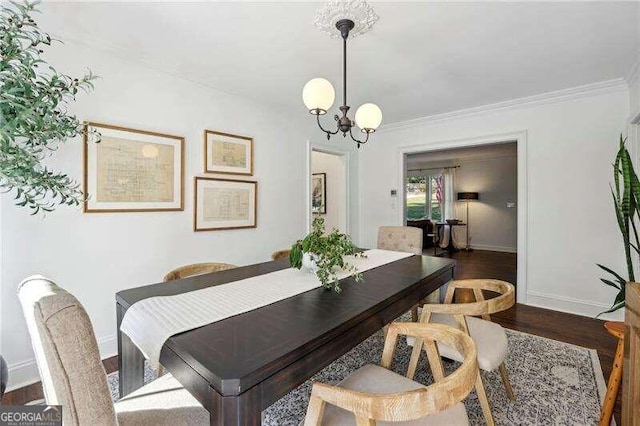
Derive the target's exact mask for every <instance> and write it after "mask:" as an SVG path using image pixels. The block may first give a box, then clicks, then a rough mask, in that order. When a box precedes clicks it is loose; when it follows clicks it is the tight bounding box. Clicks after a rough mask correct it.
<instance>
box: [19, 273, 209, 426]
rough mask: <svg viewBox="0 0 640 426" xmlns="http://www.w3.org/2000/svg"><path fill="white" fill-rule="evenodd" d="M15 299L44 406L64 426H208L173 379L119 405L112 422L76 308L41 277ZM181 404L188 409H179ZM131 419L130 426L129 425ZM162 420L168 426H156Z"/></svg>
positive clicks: (89, 334)
mask: <svg viewBox="0 0 640 426" xmlns="http://www.w3.org/2000/svg"><path fill="white" fill-rule="evenodd" d="M18 297H19V299H20V302H21V304H22V309H23V312H24V316H25V319H26V322H27V328H28V329H29V334H30V335H31V341H32V343H33V349H34V352H35V355H36V361H37V364H38V370H39V371H40V377H41V378H42V383H43V388H44V393H45V399H46V401H47V404H51V405H62V407H63V410H62V416H63V419H62V420H63V423H64V424H65V425H67V426H69V425H74V426H75V425H100V426H117V425H118V423H119V421H120V424H122V421H124V422H125V423H127V424H142V425H146V424H149V425H151V424H154V425H155V424H167V425H168V424H171V425H176V424H178V425H179V424H185V425H186V424H189V425H191V424H198V423H195V422H194V421H195V420H203V421H201V422H200V423H199V424H209V414H208V412H207V411H206V410H205V409H204V408H202V407H201V406H199V405H198V407H199V408H198V407H195V406H194V405H195V404H197V402H196V401H195V400H194V399H193V398H192V397H191V396H190V395H189V394H188V392H187V391H186V390H184V389H183V388H182V387H181V386H180V385H179V384H178V382H177V381H176V380H175V379H173V377H171V376H168V377H167V379H165V380H163V381H160V382H158V383H156V382H155V381H154V382H152V383H151V384H149V385H147V386H145V387H144V388H142V389H140V390H139V391H138V394H137V396H133V395H130V396H129V398H126V401H123V403H121V404H119V409H118V411H119V413H118V416H117V417H116V410H115V407H114V404H113V401H112V400H111V392H110V391H109V386H108V384H107V375H106V373H105V370H104V367H103V365H102V361H101V359H100V352H99V350H98V343H97V341H96V337H95V334H94V332H93V327H92V326H91V321H90V319H89V316H88V315H87V312H86V311H85V310H84V308H83V307H82V305H81V304H80V302H78V300H77V299H76V298H75V297H74V296H73V295H71V294H70V293H68V292H67V291H65V290H64V289H62V288H60V287H58V286H57V285H56V284H55V283H53V282H52V281H50V280H48V279H46V278H44V277H40V276H34V277H30V278H27V279H26V280H24V281H23V282H22V283H21V284H20V286H19V287H18ZM171 389H173V391H171ZM178 389H180V390H179V391H178ZM143 396H144V397H143ZM134 401H135V403H134ZM183 402H184V403H185V404H186V407H183V406H182V405H180V404H181V403H183ZM134 406H135V408H136V409H137V410H138V411H137V413H135V414H134V412H133V411H134ZM125 412H126V414H124V413H125ZM121 416H122V420H121ZM131 419H133V421H134V423H129V421H130V420H131ZM160 419H166V420H165V421H166V423H159V420H160ZM192 420H194V421H192Z"/></svg>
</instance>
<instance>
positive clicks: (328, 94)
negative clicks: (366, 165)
mask: <svg viewBox="0 0 640 426" xmlns="http://www.w3.org/2000/svg"><path fill="white" fill-rule="evenodd" d="M354 19H356V20H355V21H354ZM358 19H359V20H358ZM377 20H378V15H376V14H375V13H374V11H373V9H372V8H371V6H369V5H368V4H367V3H366V2H365V1H364V0H348V1H338V0H329V2H328V3H327V4H326V5H325V6H323V7H322V8H321V9H320V10H319V11H318V13H317V14H316V26H317V27H318V28H320V29H321V30H323V31H327V30H328V29H329V28H330V29H331V33H332V34H335V35H336V36H340V37H341V38H342V106H340V108H339V109H340V111H341V112H342V116H339V115H337V114H336V115H334V117H333V119H334V120H335V121H336V128H335V130H326V129H325V128H324V127H322V123H321V122H320V116H321V115H324V114H326V113H327V111H328V110H329V108H331V106H332V105H333V101H334V100H335V97H336V92H335V90H334V88H333V85H332V84H331V83H330V82H329V81H328V80H326V79H324V78H314V79H311V80H309V82H308V83H307V84H305V86H304V88H303V89H302V100H303V102H304V104H305V106H306V107H307V109H308V110H309V112H310V113H311V114H313V115H315V116H316V120H317V121H318V127H320V130H322V131H323V132H324V133H325V134H326V135H327V139H330V138H331V136H332V135H335V134H337V133H338V132H342V136H343V137H346V136H347V133H348V134H349V136H350V137H351V139H352V140H353V141H354V142H355V143H356V144H357V146H358V148H360V145H363V144H365V143H367V141H368V140H369V135H371V133H373V132H375V131H376V129H377V128H378V127H379V126H380V123H381V122H382V111H381V110H380V108H379V107H378V106H377V105H376V104H372V103H366V104H363V105H361V106H360V107H359V108H358V109H357V111H356V115H355V121H353V120H351V119H350V118H349V117H348V116H347V113H348V112H349V109H350V108H351V107H350V106H349V105H347V39H348V38H349V36H351V38H353V37H355V35H356V34H364V33H365V32H367V31H369V30H370V29H371V26H372V25H373V24H374V23H375V22H376V21H377ZM356 125H357V126H358V127H359V128H360V131H361V132H362V133H365V134H366V137H365V139H364V140H362V139H358V138H357V137H355V136H354V135H353V128H354V127H355V126H356Z"/></svg>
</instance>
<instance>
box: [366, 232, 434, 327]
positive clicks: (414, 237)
mask: <svg viewBox="0 0 640 426" xmlns="http://www.w3.org/2000/svg"><path fill="white" fill-rule="evenodd" d="M422 241H423V240H422V229H420V228H416V227H413V226H381V227H380V228H378V248H379V249H382V250H391V251H402V252H406V253H413V254H418V255H422ZM439 302H440V290H436V291H434V292H433V293H431V294H430V295H429V296H427V298H425V299H424V300H422V301H420V303H419V304H418V305H416V306H414V307H413V308H411V319H412V320H413V321H414V322H416V321H418V306H421V305H423V304H425V303H439Z"/></svg>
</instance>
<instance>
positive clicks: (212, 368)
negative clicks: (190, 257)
mask: <svg viewBox="0 0 640 426" xmlns="http://www.w3.org/2000/svg"><path fill="white" fill-rule="evenodd" d="M290 267H291V266H290V264H289V260H288V259H283V260H279V261H271V262H265V263H259V264H255V265H249V266H243V267H238V268H235V269H229V270H225V271H220V272H215V273H210V274H205V275H199V276H193V277H188V278H184V279H179V280H174V281H169V282H162V283H158V284H151V285H144V286H140V287H135V288H130V289H126V290H122V291H120V292H118V293H117V294H116V311H117V322H118V368H119V379H120V382H119V386H120V388H119V391H120V396H121V397H122V396H125V395H127V394H129V393H131V392H133V391H134V390H136V389H138V388H140V387H141V386H142V385H143V382H144V370H145V366H144V365H145V357H144V356H143V354H142V352H141V351H140V350H139V349H138V347H137V346H136V345H135V344H134V343H133V341H132V340H131V339H130V338H129V336H127V334H125V333H123V332H122V331H121V327H120V325H121V323H122V319H123V317H124V315H125V314H126V312H127V310H128V309H129V308H130V307H131V306H132V305H134V304H135V303H136V302H139V301H141V300H144V299H147V298H151V297H158V296H172V295H178V294H182V293H186V292H191V291H197V290H201V289H205V288H208V287H212V286H222V285H225V284H228V283H231V282H235V281H239V280H244V279H247V278H251V277H259V276H261V275H265V274H269V273H272V272H275V271H279V270H283V269H286V268H290ZM454 268H455V260H452V259H446V258H439V257H432V256H419V255H411V256H409V257H405V258H403V259H400V260H396V261H393V262H391V263H387V264H384V265H382V266H378V267H375V268H373V269H370V270H367V271H365V272H363V273H362V280H361V281H356V280H355V279H354V277H347V278H344V279H342V280H340V285H341V289H342V291H341V292H340V293H336V292H334V291H331V290H327V289H325V288H322V287H319V288H315V289H312V290H309V291H306V292H303V293H300V294H297V295H295V296H292V297H289V298H285V299H283V300H280V301H277V302H275V303H271V304H268V305H266V306H262V307H260V308H258V309H254V310H251V311H248V312H245V313H241V314H238V315H235V316H231V317H229V318H226V319H223V320H220V321H217V322H214V323H211V324H208V325H205V326H202V327H198V328H195V329H192V330H189V331H185V332H181V333H178V334H176V335H173V336H171V337H169V338H168V339H167V340H166V342H165V343H164V345H163V346H162V349H161V351H160V359H159V360H160V364H161V365H162V366H163V367H164V369H165V370H166V371H168V372H170V373H171V374H172V375H173V376H174V377H175V378H176V379H177V380H178V381H179V382H180V384H182V386H184V388H185V389H187V390H188V391H189V392H190V393H191V394H192V395H193V396H194V397H195V399H197V400H198V401H199V402H200V403H201V404H202V406H203V407H204V408H205V409H206V410H207V411H208V412H209V413H210V423H211V425H238V426H239V425H260V424H261V413H262V411H263V410H264V409H266V408H267V407H269V406H270V405H272V404H273V403H274V402H276V401H277V400H278V399H280V398H282V397H283V396H285V395H286V394H287V393H289V392H291V391H292V390H293V389H295V388H296V387H298V386H299V385H301V384H303V383H304V382H305V381H306V380H308V379H309V378H311V377H312V376H313V375H314V374H315V373H317V372H318V371H320V370H322V369H323V368H324V367H326V366H328V365H329V364H331V363H332V362H333V361H335V360H336V359H338V358H340V357H341V356H342V355H344V354H345V353H347V352H348V351H350V350H351V349H352V348H354V347H355V346H357V345H358V344H360V343H361V342H363V341H364V340H365V339H367V338H368V337H370V336H371V335H372V334H374V333H375V332H376V331H378V330H380V329H381V328H383V327H384V326H385V325H386V324H388V323H390V322H392V321H394V320H396V319H397V318H398V317H399V316H401V315H402V314H404V313H405V312H407V311H408V310H410V309H411V308H412V307H413V306H415V305H416V304H418V303H419V302H420V301H421V300H423V299H424V298H425V297H427V296H428V295H429V294H431V293H432V292H433V291H435V290H437V289H438V288H440V287H441V286H443V285H445V284H446V283H447V282H449V281H450V280H452V279H453V277H454Z"/></svg>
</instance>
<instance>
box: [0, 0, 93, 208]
mask: <svg viewBox="0 0 640 426" xmlns="http://www.w3.org/2000/svg"><path fill="white" fill-rule="evenodd" d="M36 5H37V2H25V3H23V4H20V3H14V2H11V3H8V4H7V5H0V34H2V37H0V90H1V91H2V96H1V99H2V100H1V101H0V192H10V191H13V194H12V195H13V197H14V198H15V203H16V204H17V205H18V206H20V207H28V208H29V209H31V212H32V214H36V213H38V212H39V211H41V210H42V211H45V212H48V211H52V210H53V209H54V208H55V207H56V206H57V205H60V204H65V205H68V206H77V205H79V204H80V203H81V202H82V201H83V200H84V194H83V193H82V190H81V189H80V185H79V184H78V183H77V182H76V181H74V180H73V179H72V178H70V177H69V176H68V175H66V174H65V173H62V172H56V171H53V170H51V169H49V168H48V167H47V166H45V164H44V162H43V160H45V159H46V158H47V157H49V156H50V155H51V154H52V153H54V152H55V150H56V149H57V148H58V145H59V144H60V143H61V142H64V141H66V140H68V139H71V138H73V137H75V136H77V135H79V134H81V132H83V126H82V123H81V122H80V121H79V120H78V119H77V118H76V116H74V115H73V114H71V113H69V106H70V104H71V103H72V102H73V101H75V97H76V94H77V93H78V92H80V91H85V92H86V91H89V90H90V89H92V88H93V80H94V79H95V76H93V75H92V74H91V72H89V73H88V74H87V75H85V76H83V77H80V78H73V77H70V76H68V75H65V74H61V73H59V72H58V71H56V69H55V68H53V67H52V66H50V65H49V64H47V62H45V60H44V59H42V54H43V53H44V49H46V48H47V47H48V46H50V45H51V44H52V43H53V42H55V41H56V40H54V39H53V38H51V37H50V36H49V35H48V34H47V33H45V32H43V31H42V30H41V29H40V28H39V27H38V25H37V24H36V22H35V21H34V20H33V19H32V18H31V14H32V13H33V12H35V11H37V9H36ZM90 133H91V136H92V139H93V138H95V139H96V140H99V134H97V132H95V131H90Z"/></svg>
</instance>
